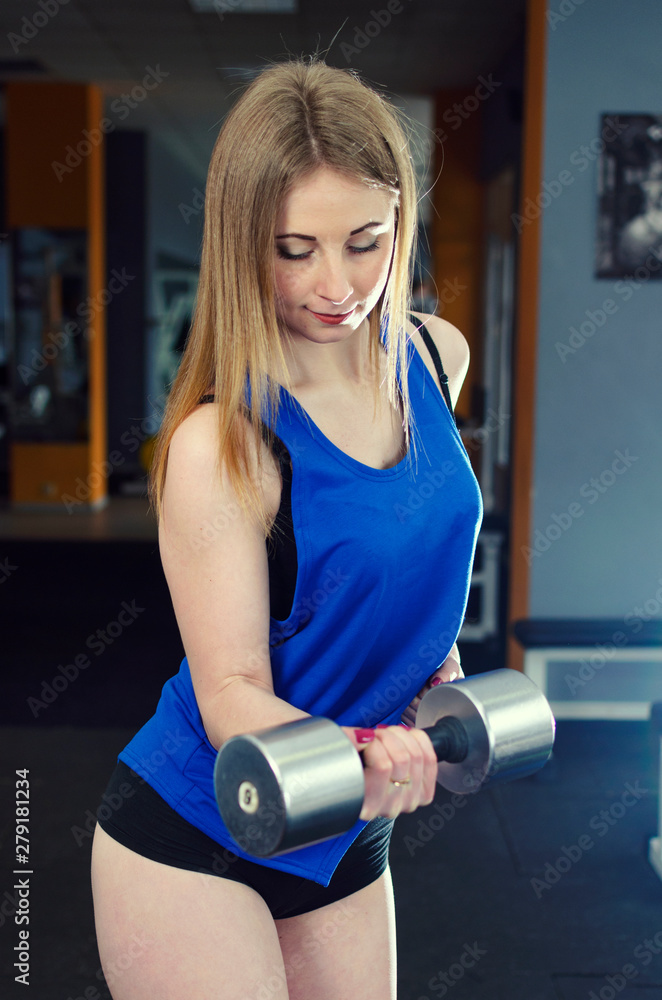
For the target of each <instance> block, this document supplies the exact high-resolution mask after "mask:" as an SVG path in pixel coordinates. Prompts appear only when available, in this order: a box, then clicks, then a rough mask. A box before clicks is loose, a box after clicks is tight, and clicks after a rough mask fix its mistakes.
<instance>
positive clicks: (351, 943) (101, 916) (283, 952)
mask: <svg viewBox="0 0 662 1000" xmlns="http://www.w3.org/2000/svg"><path fill="white" fill-rule="evenodd" d="M92 892H93V898H94V916H95V923H96V932H97V942H98V946H99V954H100V956H101V964H102V967H103V970H104V974H105V977H106V981H107V983H108V986H109V988H110V991H111V993H112V996H113V1000H154V998H155V997H158V998H159V1000H288V998H289V1000H349V998H350V997H351V1000H356V997H361V1000H395V918H394V908H393V892H392V887H391V878H390V872H389V871H388V870H387V871H386V872H385V873H384V875H382V876H381V878H379V879H378V880H377V881H376V882H373V883H372V884H371V885H369V886H367V887H366V888H365V889H361V890H360V891H359V892H356V893H354V894H353V895H351V896H348V897H347V898H346V899H344V900H340V901H339V902H337V903H331V904H330V905H328V906H324V907H321V908H320V909H318V910H312V911H311V912H310V913H305V914H302V915H301V916H298V917H289V918H288V919H286V920H277V921H275V922H274V920H273V918H272V916H271V913H270V911H269V909H268V907H267V905H266V903H265V902H264V900H263V899H262V898H261V897H260V896H259V895H258V894H257V893H256V892H254V891H253V890H252V889H250V888H249V887H248V886H246V885H243V884H241V883H239V882H233V881H231V880H230V879H225V878H219V877H218V876H216V875H204V874H201V873H196V872H190V871H185V870H183V869H180V868H173V867H171V866H169V865H162V864H159V863H158V862H156V861H152V860H150V859H149V858H144V857H142V856H141V855H139V854H135V853H134V852H133V851H130V850H128V849H127V848H126V847H124V846H123V845H122V844H118V843H117V842H116V841H115V840H113V839H112V838H111V837H109V836H108V834H106V833H105V832H104V831H103V830H102V829H101V828H100V827H99V826H97V828H96V831H95V835H94V842H93V846H92Z"/></svg>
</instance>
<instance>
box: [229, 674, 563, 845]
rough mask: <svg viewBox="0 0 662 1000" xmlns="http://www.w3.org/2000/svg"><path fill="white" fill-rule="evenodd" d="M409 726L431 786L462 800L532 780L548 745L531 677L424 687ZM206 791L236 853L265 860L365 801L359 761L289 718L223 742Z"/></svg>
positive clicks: (547, 723) (354, 812)
mask: <svg viewBox="0 0 662 1000" xmlns="http://www.w3.org/2000/svg"><path fill="white" fill-rule="evenodd" d="M416 726H417V728H419V729H423V730H424V731H425V732H426V733H427V734H428V736H429V737H430V739H431V740H432V744H433V746H434V749H435V752H436V754H437V760H438V761H439V762H440V763H439V770H438V774H437V780H438V781H439V783H440V784H441V785H443V787H444V788H446V789H448V790H449V791H453V792H460V793H473V792H477V791H478V790H479V789H480V788H484V787H485V786H486V785H489V784H492V783H493V782H495V781H509V780H512V779H514V778H522V777H525V776H526V775H529V774H533V773H534V772H535V771H537V770H538V769H539V768H541V767H542V766H543V764H545V762H546V761H547V760H548V759H549V757H550V756H551V752H552V747H553V745H554V730H555V722H554V716H553V715H552V712H551V709H550V707H549V704H548V702H547V699H546V698H545V696H544V694H543V693H542V692H541V691H540V690H539V688H537V687H536V685H535V684H534V683H533V681H532V680H531V679H530V678H529V677H527V676H526V675H525V674H522V673H520V672H519V671H516V670H509V669H504V670H492V671H490V672H488V673H484V674H478V675H476V676H474V677H467V678H463V679H461V680H458V681H453V682H451V683H446V684H439V685H437V686H435V687H433V688H431V689H430V690H429V691H428V692H427V693H426V694H425V696H424V697H423V699H422V700H421V703H420V705H419V707H418V712H417V715H416ZM214 786H215V790H216V799H217V802H218V807H219V810H220V813H221V816H222V818H223V822H224V823H225V825H226V826H227V828H228V830H229V831H230V833H231V835H232V837H233V838H234V839H235V840H236V842H237V844H238V845H239V847H240V848H241V849H242V850H243V851H245V852H246V853H247V854H252V855H255V856H256V857H264V858H267V857H273V856H275V855H277V854H284V853H285V852H287V851H292V850H295V849H296V848H298V847H303V846H307V845H309V844H314V843H318V842H319V841H322V840H327V839H329V838H330V837H335V836H338V834H341V833H345V832H346V831H347V830H349V829H350V828H351V827H352V826H353V825H354V823H355V822H356V820H357V819H358V818H359V814H360V812H361V808H362V806H363V798H364V795H365V779H364V774H363V756H362V754H360V753H359V752H358V751H357V750H356V749H355V748H354V745H353V744H352V742H351V740H350V739H349V738H348V737H347V736H346V735H345V733H344V732H343V731H342V729H341V728H340V726H338V725H336V723H335V722H332V721H331V720H330V719H324V718H320V717H309V718H305V719H297V720H296V721H295V722H290V723H287V724H286V725H281V726H273V727H271V728H269V729H263V730H261V731H259V732H256V733H247V734H246V735H242V736H233V737H231V739H229V740H227V742H226V743H224V744H223V746H222V747H221V748H220V750H219V752H218V755H217V758H216V764H215V767H214Z"/></svg>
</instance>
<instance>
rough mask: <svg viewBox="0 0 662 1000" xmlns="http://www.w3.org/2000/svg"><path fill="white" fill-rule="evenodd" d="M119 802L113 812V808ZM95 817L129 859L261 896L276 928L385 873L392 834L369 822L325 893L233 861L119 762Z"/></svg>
mask: <svg viewBox="0 0 662 1000" xmlns="http://www.w3.org/2000/svg"><path fill="white" fill-rule="evenodd" d="M111 796H114V798H112V797H111ZM118 800H119V802H120V805H119V806H117V807H115V806H114V803H115V802H116V801H118ZM104 806H105V808H104ZM106 813H109V815H106ZM97 816H98V823H99V826H100V827H101V828H102V830H104V831H105V832H106V833H107V834H108V835H109V836H110V837H112V838H113V839H114V840H117V841H119V843H120V844H123V845H124V846H125V847H128V848H130V850H132V851H135V852H136V854H141V855H142V856H143V857H145V858H151V860H152V861H159V862H161V864H164V865H172V866H173V867H174V868H185V869H187V870H188V871H193V872H204V873H206V874H208V875H217V876H219V877H221V878H229V879H232V880H233V881H234V882H243V883H244V884H245V885H248V886H250V887H251V889H254V890H255V891H256V892H257V893H258V894H259V895H260V896H262V898H263V899H264V901H265V903H266V904H267V906H268V907H269V909H270V910H271V914H272V916H273V918H274V919H275V920H279V919H282V918H284V917H296V916H298V915H299V914H301V913H308V912H309V911H310V910H316V909H318V908H319V907H320V906H326V905H327V904H328V903H335V902H336V901H337V900H339V899H344V898H345V897H346V896H351V894H352V893H353V892H357V891H358V890H359V889H363V888H365V886H367V885H370V883H371V882H374V881H375V880H376V879H378V878H379V876H380V875H382V874H383V872H384V871H385V870H386V867H387V865H388V851H389V842H390V839H391V831H392V829H393V820H392V819H385V818H381V817H378V818H377V819H373V820H371V821H370V822H369V823H368V824H367V825H366V826H365V828H364V829H363V830H362V831H361V833H360V834H359V836H358V837H357V838H356V840H355V841H354V843H353V844H352V845H351V846H350V847H349V849H348V850H347V852H346V853H345V855H344V856H343V858H342V859H341V861H340V863H339V865H338V867H337V868H336V870H335V872H334V873H333V876H332V877H331V881H330V882H329V885H328V886H326V887H325V886H322V885H320V884H319V883H318V882H313V881H312V880H311V879H307V878H302V877H301V876H299V875H291V874H290V873H288V872H282V871H277V870H275V869H274V868H267V867H266V866H265V865H261V864H256V863H255V862H253V861H246V860H245V859H244V858H240V857H238V856H237V855H236V854H233V852H232V851H231V850H229V848H226V847H223V845H222V844H219V843H218V842H217V841H215V840H213V839H212V838H211V837H208V836H207V834H206V833H203V832H202V830H198V828H197V827H196V826H193V824H192V823H189V822H188V820H185V819H184V817H183V816H180V815H179V813H177V812H176V811H175V810H174V809H173V808H172V807H171V806H169V805H168V803H167V802H166V801H165V800H164V799H162V798H161V796H160V795H159V794H158V792H157V791H155V789H153V788H152V786H151V785H149V784H147V782H146V781H145V780H144V779H143V778H141V777H140V775H138V774H136V772H135V771H133V770H132V769H131V768H130V767H128V765H127V764H125V763H124V761H121V760H118V762H117V766H116V768H115V770H114V771H113V773H112V775H111V777H110V781H109V782H108V787H107V788H106V795H105V799H104V804H103V805H102V806H101V807H100V808H99V810H98V811H97Z"/></svg>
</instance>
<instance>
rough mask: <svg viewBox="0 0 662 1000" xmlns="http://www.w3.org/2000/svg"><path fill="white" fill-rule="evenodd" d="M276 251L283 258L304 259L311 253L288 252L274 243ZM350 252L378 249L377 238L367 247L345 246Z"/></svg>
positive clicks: (309, 251) (356, 252)
mask: <svg viewBox="0 0 662 1000" xmlns="http://www.w3.org/2000/svg"><path fill="white" fill-rule="evenodd" d="M276 249H277V251H278V256H279V257H281V258H282V259H283V260H306V259H307V258H308V257H310V256H311V254H312V253H313V251H312V250H307V251H306V252H305V253H288V252H287V250H285V249H284V248H283V247H281V246H279V245H278V244H277V245H276ZM347 249H348V250H349V251H350V253H353V254H360V253H370V251H371V250H378V249H379V240H375V242H374V243H371V244H370V245H369V246H367V247H347Z"/></svg>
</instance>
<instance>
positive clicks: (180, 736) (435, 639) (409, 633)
mask: <svg viewBox="0 0 662 1000" xmlns="http://www.w3.org/2000/svg"><path fill="white" fill-rule="evenodd" d="M408 360H409V364H408V382H409V392H410V398H411V405H412V410H413V414H414V435H415V442H416V446H415V448H412V447H410V450H409V454H408V455H407V456H405V458H403V459H402V460H401V461H400V462H398V464H397V465H395V466H393V467H392V468H389V469H376V468H373V467H371V466H368V465H364V464H363V463H361V462H359V461H357V460H356V459H354V458H351V457H350V456H349V455H347V454H346V453H345V452H343V451H341V450H340V449H339V448H338V447H336V445H335V444H333V443H332V442H331V441H330V440H329V439H328V438H327V437H325V435H324V434H323V433H322V432H321V431H320V429H319V428H318V427H317V426H316V425H315V424H314V423H313V421H312V420H311V419H310V417H309V416H308V415H307V413H306V411H305V410H304V409H303V407H302V406H301V405H300V404H299V403H298V402H297V400H296V399H295V398H294V397H293V396H291V395H290V394H289V393H288V392H287V390H286V389H284V388H281V391H280V406H279V411H278V415H277V419H276V422H275V425H274V426H273V428H272V429H273V431H274V433H275V434H276V435H277V437H278V438H279V439H280V441H281V442H282V443H283V445H284V446H285V447H286V448H287V451H288V452H289V455H290V458H291V463H292V481H291V509H292V524H293V529H294V536H295V540H296V552H297V576H296V584H295V591H294V600H293V603H292V607H291V611H290V613H289V615H288V617H287V618H286V619H281V620H277V619H275V618H271V620H270V640H269V644H270V652H271V666H272V674H273V682H274V691H275V693H276V695H277V696H278V697H279V698H282V699H284V700H285V701H287V702H289V703H290V704H292V705H295V706H296V707H297V708H300V709H302V710H303V711H305V712H308V713H310V715H321V716H326V717H327V718H331V719H334V720H335V721H336V722H337V723H339V724H340V725H346V726H369V727H372V726H375V725H376V724H377V723H380V722H383V723H388V724H391V725H392V724H397V723H398V722H399V721H400V717H401V715H402V712H403V711H404V709H405V708H406V707H407V706H408V705H409V703H410V702H411V701H412V699H413V698H414V697H415V695H416V694H417V692H418V691H419V690H420V689H421V687H422V686H423V684H424V683H425V681H426V679H427V678H428V677H429V676H430V675H431V674H432V673H433V672H434V671H435V670H436V668H437V667H438V666H440V665H441V663H443V661H444V660H445V659H446V656H447V655H448V653H449V652H450V650H451V648H452V646H453V644H454V642H455V640H456V638H457V635H458V632H459V630H460V626H461V624H462V620H463V617H464V612H465V608H466V602H467V596H468V591H469V581H470V576H471V567H472V562H473V555H474V549H475V543H476V537H477V534H478V529H479V527H480V521H481V517H482V502H481V497H480V492H479V489H478V483H477V482H476V479H475V476H474V474H473V471H472V469H471V465H470V463H469V458H468V456H467V453H466V451H465V448H464V446H463V444H462V441H461V438H460V435H459V433H458V431H457V428H456V426H455V423H454V420H453V418H452V416H451V413H450V411H449V409H448V407H447V405H446V403H445V401H444V399H443V397H442V395H441V393H440V391H439V387H438V385H436V383H435V381H434V379H433V377H432V376H431V375H430V373H429V371H428V370H427V368H426V366H425V363H424V361H423V359H422V357H421V356H420V354H419V353H418V351H417V350H416V348H415V347H414V345H413V344H412V343H410V344H409V346H408ZM215 758H216V751H215V749H214V747H213V746H212V745H211V743H210V742H209V740H208V739H207V736H206V733H205V730H204V726H203V724H202V719H201V716H200V711H199V709H198V705H197V702H196V700H195V695H194V692H193V686H192V682H191V675H190V671H189V665H188V661H187V659H186V657H185V658H184V659H183V660H182V663H181V666H180V669H179V672H178V673H177V674H176V675H175V676H174V677H172V678H171V679H170V680H169V681H167V682H166V684H165V685H164V687H163V691H162V694H161V698H160V701H159V703H158V706H157V708H156V712H155V714H154V715H153V716H152V718H151V719H150V720H149V721H148V722H147V723H146V724H145V725H144V726H143V727H142V729H141V730H140V731H139V732H138V733H137V734H136V736H135V737H134V738H133V739H132V740H131V742H130V743H129V744H128V745H127V746H126V747H125V749H124V750H122V752H121V753H120V754H119V759H120V760H123V761H124V762H125V763H126V764H128V765H129V767H131V768H133V770H134V771H136V772H137V773H138V774H139V775H141V776H142V777H143V778H144V779H145V781H146V782H147V783H148V784H150V785H151V786H152V787H153V788H154V789H156V791H157V792H158V793H159V794H160V795H161V796H162V798H164V799H165V801H166V802H168V803H169V805H171V806H172V808H173V809H175V810H176V812H178V813H179V814H180V815H181V816H183V817H184V818H185V819H187V820H188V821H189V822H190V823H192V824H193V825H194V826H196V827H197V828H198V829H200V830H202V831H203V832H204V833H206V834H207V835H208V836H210V837H211V838H213V839H214V840H215V841H217V842H218V843H219V844H220V845H222V846H223V847H224V848H226V849H227V850H226V855H225V856H226V860H228V857H229V860H232V856H233V855H238V856H239V857H243V858H247V859H248V860H251V861H254V862H256V863H258V864H262V865H266V866H267V867H269V868H274V869H277V870H280V871H285V872H290V873H292V874H295V875H300V876H303V877H305V878H309V879H313V880H314V881H316V882H319V883H320V884H321V885H328V883H329V881H330V879H331V876H332V874H333V872H334V870H335V868H336V867H337V865H338V863H339V862H340V859H341V858H342V856H343V854H344V853H345V851H346V850H347V849H348V847H349V846H350V845H351V843H352V842H353V840H354V839H355V838H356V837H357V836H358V834H359V833H360V831H361V830H362V829H363V827H364V826H365V823H364V822H363V821H361V820H359V821H358V822H357V823H356V824H355V825H354V827H352V829H351V830H349V831H348V832H347V833H346V834H343V835H342V836H339V837H335V838H333V839H331V840H328V841H325V842H323V843H321V844H315V845H313V846H311V847H304V848H301V849H299V850H296V851H291V852H289V853H287V854H283V855H281V856H279V857H276V858H269V859H266V858H255V857H253V856H251V855H249V854H246V853H245V852H243V851H242V850H240V848H239V847H238V846H237V845H236V843H235V842H234V841H233V839H232V838H231V836H230V834H229V833H228V831H227V829H226V827H225V825H224V824H223V821H222V820H221V817H220V814H219V811H218V807H217V805H216V800H215V796H214V786H213V768H214V761H215ZM228 852H230V853H229V855H228Z"/></svg>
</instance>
